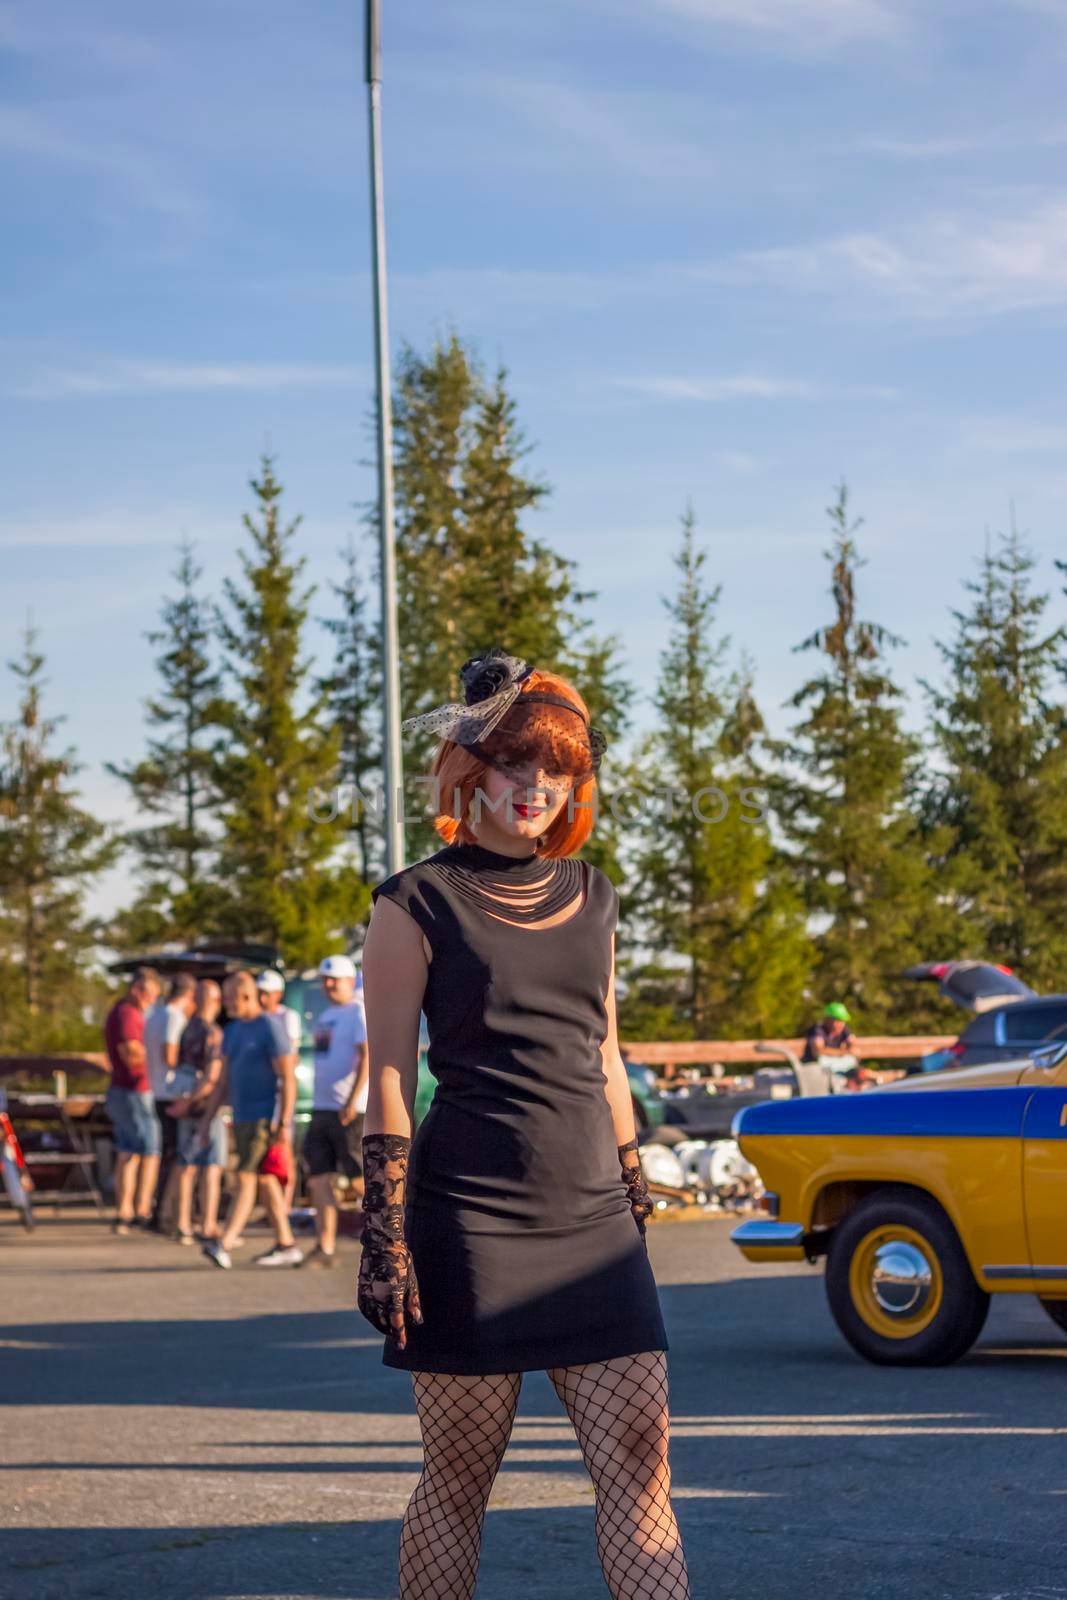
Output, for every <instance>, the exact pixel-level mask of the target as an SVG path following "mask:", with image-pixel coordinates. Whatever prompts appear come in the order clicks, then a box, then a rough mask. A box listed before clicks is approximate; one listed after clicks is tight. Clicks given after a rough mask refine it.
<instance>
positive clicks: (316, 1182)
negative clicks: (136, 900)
mask: <svg viewBox="0 0 1067 1600" xmlns="http://www.w3.org/2000/svg"><path fill="white" fill-rule="evenodd" d="M319 979H320V982H321V985H322V989H323V992H324V994H325V997H326V1001H327V1004H326V1006H325V1007H324V1008H323V1009H322V1010H321V1011H320V1012H319V1013H318V1015H317V1016H316V1017H315V1020H314V1027H313V1060H314V1086H313V1091H312V1103H311V1119H310V1122H309V1124H308V1126H307V1130H306V1133H305V1135H304V1139H303V1145H302V1149H301V1152H300V1158H301V1160H302V1162H303V1165H304V1167H305V1169H306V1172H307V1175H308V1186H309V1190H310V1197H311V1202H312V1205H313V1206H314V1209H315V1224H316V1233H317V1242H316V1245H315V1248H314V1250H313V1251H311V1252H310V1254H307V1255H305V1253H304V1251H303V1250H302V1249H301V1248H300V1246H299V1245H298V1244H297V1243H296V1241H295V1239H294V1238H293V1231H292V1226H291V1223H290V1211H291V1210H292V1204H293V1198H294V1193H295V1189H296V1184H297V1178H298V1168H297V1159H296V1153H295V1150H294V1133H295V1125H294V1117H295V1112H296V1098H297V1077H296V1069H297V1065H298V1062H299V1059H300V1048H301V1041H302V1037H303V1019H302V1017H301V1016H300V1015H298V1013H297V1012H296V1011H294V1010H293V1009H292V1007H290V1006H287V1005H286V1004H285V1003H284V997H285V980H284V979H283V977H282V975H281V974H280V973H279V972H276V971H274V970H272V969H268V970H267V971H265V972H261V973H260V974H259V975H258V977H256V976H255V975H253V974H252V973H251V972H235V973H233V974H231V975H230V976H229V977H228V978H226V979H225V980H224V982H223V983H222V984H221V986H220V985H219V984H218V983H216V982H214V981H213V980H211V979H200V980H199V981H198V980H197V979H195V978H194V977H192V976H191V975H189V974H188V973H184V972H179V973H178V974H177V975H176V976H175V977H174V978H172V979H171V981H170V985H169V988H168V989H167V992H166V995H165V996H164V985H163V980H162V979H161V977H160V975H159V973H158V972H157V971H156V970H155V968H153V967H148V966H144V967H138V969H137V970H136V972H135V973H134V975H133V978H132V980H131V982H130V986H129V988H128V989H127V991H126V993H125V994H124V995H123V996H122V997H121V998H120V999H119V1000H117V1001H116V1002H115V1004H114V1005H113V1006H112V1007H111V1010H110V1011H109V1012H108V1015H107V1020H106V1022H105V1024H104V1044H105V1048H106V1050H107V1056H108V1061H109V1063H110V1066H111V1086H110V1088H109V1090H108V1094H107V1101H106V1105H107V1113H108V1116H109V1117H110V1119H111V1123H112V1128H113V1133H114V1144H115V1208H116V1215H115V1220H114V1222H113V1224H112V1231H113V1232H114V1233H115V1235H116V1236H117V1237H120V1238H128V1237H130V1236H131V1235H132V1234H134V1233H135V1232H137V1231H138V1230H140V1231H144V1232H152V1233H159V1234H164V1235H167V1236H169V1237H172V1238H174V1239H176V1240H177V1241H178V1242H179V1243H180V1244H185V1245H192V1244H194V1243H195V1242H197V1241H199V1242H200V1245H201V1249H202V1252H203V1254H204V1256H205V1257H206V1258H207V1260H209V1261H211V1262H212V1263H213V1264H214V1265H215V1266H216V1267H221V1268H223V1269H228V1268H230V1267H231V1266H232V1265H233V1255H232V1252H233V1251H234V1250H236V1249H237V1248H238V1247H239V1246H240V1245H241V1244H242V1243H243V1239H242V1234H243V1230H244V1229H245V1227H246V1226H247V1225H248V1223H249V1220H250V1218H251V1216H252V1213H253V1211H254V1209H255V1205H256V1201H257V1198H258V1200H259V1202H260V1203H261V1205H262V1206H263V1209H264V1211H265V1212H266V1215H267V1218H268V1219H269V1222H270V1224H271V1227H272V1228H273V1231H274V1243H273V1245H272V1246H271V1248H270V1249H269V1250H267V1251H265V1252H264V1253H262V1254H261V1255H259V1256H257V1257H256V1258H255V1261H256V1264H257V1265H258V1266H266V1267H273V1266H322V1267H328V1266H332V1265H333V1262H334V1257H335V1252H336V1244H337V1196H336V1191H335V1180H336V1178H337V1177H338V1175H343V1176H344V1177H345V1178H346V1179H347V1180H348V1181H349V1183H350V1185H351V1186H352V1187H353V1189H354V1191H355V1193H356V1195H357V1196H358V1195H361V1194H362V1187H363V1174H362V1168H361V1162H360V1153H361V1142H362V1137H363V1118H364V1113H365V1111H366V1108H367V1088H368V1076H369V1069H368V1061H367V1043H366V1040H367V1029H366V1019H365V1016H364V1010H363V994H362V988H361V985H360V982H359V974H358V973H357V970H356V967H355V965H354V964H353V962H352V961H350V960H349V958H348V957H347V956H327V957H326V958H325V959H324V960H323V961H322V962H321V964H320V966H319ZM227 1107H228V1108H229V1113H230V1116H229V1120H227V1117H226V1114H225V1108H227ZM231 1146H232V1152H231ZM231 1154H232V1158H233V1159H232V1160H231ZM231 1167H232V1168H233V1169H234V1170H235V1179H236V1182H235V1185H234V1186H233V1189H232V1193H228V1192H227V1186H226V1184H225V1175H226V1172H227V1170H228V1169H229V1168H231ZM227 1200H228V1201H229V1204H228V1206H227ZM224 1208H225V1217H224V1218H223V1217H222V1212H223V1209H224Z"/></svg>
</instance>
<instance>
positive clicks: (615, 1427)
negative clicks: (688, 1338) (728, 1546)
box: [548, 1350, 690, 1600]
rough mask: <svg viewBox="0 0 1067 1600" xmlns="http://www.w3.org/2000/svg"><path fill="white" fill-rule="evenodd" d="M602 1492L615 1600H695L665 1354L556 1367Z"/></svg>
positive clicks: (604, 1559)
mask: <svg viewBox="0 0 1067 1600" xmlns="http://www.w3.org/2000/svg"><path fill="white" fill-rule="evenodd" d="M548 1376H549V1377H550V1378H551V1380H552V1382H553V1384H554V1386H555V1390H556V1393H557V1394H558V1395H559V1397H560V1399H561V1400H562V1401H563V1404H564V1406H565V1408H566V1411H567V1415H568V1416H569V1417H570V1419H571V1421H572V1422H573V1424H574V1431H575V1433H576V1434H577V1435H578V1443H579V1445H580V1446H581V1450H582V1456H583V1459H584V1460H585V1464H586V1467H587V1468H588V1470H589V1476H590V1477H591V1478H592V1480H593V1488H594V1491H595V1494H596V1547H597V1554H598V1555H599V1557H600V1565H601V1567H602V1568H603V1570H604V1579H605V1582H606V1583H607V1586H608V1588H609V1589H610V1591H611V1595H612V1600H690V1594H689V1572H688V1569H687V1567H686V1564H685V1555H684V1554H683V1551H682V1541H681V1536H680V1535H679V1532H678V1524H677V1522H676V1521H675V1520H674V1512H673V1510H672V1509H671V1473H670V1467H669V1465H668V1463H667V1401H668V1395H667V1358H666V1356H665V1354H664V1353H663V1351H662V1350H648V1351H645V1352H644V1353H643V1354H641V1355H636V1356H619V1357H616V1359H615V1360H613V1361H594V1362H591V1363H589V1364H588V1365H586V1366H582V1367H553V1368H552V1370H551V1371H550V1372H549V1374H548Z"/></svg>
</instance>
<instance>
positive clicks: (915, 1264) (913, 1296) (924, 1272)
mask: <svg viewBox="0 0 1067 1600" xmlns="http://www.w3.org/2000/svg"><path fill="white" fill-rule="evenodd" d="M933 1278H934V1275H933V1273H932V1272H931V1270H930V1263H929V1262H928V1261H927V1260H926V1258H925V1256H924V1255H923V1253H922V1251H921V1250H916V1248H915V1246H914V1245H913V1244H905V1243H904V1241H903V1240H902V1239H893V1240H891V1241H890V1242H889V1243H887V1244H881V1245H879V1246H878V1249H877V1250H876V1251H875V1253H874V1270H873V1271H872V1273H871V1290H872V1292H873V1294H874V1298H875V1299H876V1300H877V1302H878V1304H879V1305H880V1306H881V1308H882V1310H883V1311H885V1312H887V1313H888V1315H889V1316H891V1317H913V1316H915V1315H916V1313H917V1312H920V1311H921V1310H922V1308H923V1307H924V1306H925V1304H926V1302H927V1301H928V1300H929V1298H930V1291H931V1289H932V1287H933Z"/></svg>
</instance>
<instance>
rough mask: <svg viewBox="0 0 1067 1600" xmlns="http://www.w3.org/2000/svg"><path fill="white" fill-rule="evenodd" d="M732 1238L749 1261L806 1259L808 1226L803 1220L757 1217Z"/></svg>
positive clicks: (731, 1236) (742, 1226)
mask: <svg viewBox="0 0 1067 1600" xmlns="http://www.w3.org/2000/svg"><path fill="white" fill-rule="evenodd" d="M730 1238H731V1239H732V1240H733V1242H734V1244H735V1245H736V1246H737V1248H738V1249H739V1250H740V1252H741V1254H742V1255H743V1256H744V1258H745V1260H746V1261H803V1260H804V1258H805V1250H804V1228H803V1226H802V1224H801V1223H799V1222H772V1221H770V1219H769V1218H768V1219H764V1218H763V1217H753V1218H752V1219H751V1220H750V1221H748V1222H742V1223H741V1225H740V1227H737V1228H735V1229H734V1231H733V1232H732V1233H731V1235H730Z"/></svg>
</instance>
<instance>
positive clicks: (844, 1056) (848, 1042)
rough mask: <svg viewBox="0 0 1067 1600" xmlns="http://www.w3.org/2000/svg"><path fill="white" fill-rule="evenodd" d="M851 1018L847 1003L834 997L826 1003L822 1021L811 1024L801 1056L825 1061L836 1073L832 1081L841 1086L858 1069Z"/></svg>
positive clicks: (850, 1078) (807, 1059)
mask: <svg viewBox="0 0 1067 1600" xmlns="http://www.w3.org/2000/svg"><path fill="white" fill-rule="evenodd" d="M849 1022H851V1016H849V1013H848V1006H846V1005H841V1002H840V1000H832V1002H830V1005H829V1006H825V1010H824V1011H822V1016H821V1018H819V1021H817V1022H814V1024H813V1027H809V1029H808V1037H806V1038H805V1053H803V1056H801V1058H800V1059H801V1061H824V1062H825V1066H827V1067H829V1069H830V1072H832V1074H835V1077H833V1082H835V1083H837V1085H838V1086H851V1082H853V1078H856V1075H857V1072H859V1064H857V1061H856V1038H854V1037H853V1030H851V1027H849V1026H848V1024H849Z"/></svg>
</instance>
